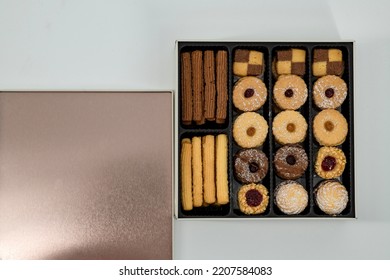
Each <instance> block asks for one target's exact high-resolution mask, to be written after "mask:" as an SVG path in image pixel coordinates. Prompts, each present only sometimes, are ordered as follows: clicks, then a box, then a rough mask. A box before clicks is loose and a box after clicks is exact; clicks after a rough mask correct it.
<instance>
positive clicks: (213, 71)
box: [180, 50, 228, 125]
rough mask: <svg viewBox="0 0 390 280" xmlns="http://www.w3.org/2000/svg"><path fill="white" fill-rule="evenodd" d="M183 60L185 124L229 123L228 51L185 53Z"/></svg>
mask: <svg viewBox="0 0 390 280" xmlns="http://www.w3.org/2000/svg"><path fill="white" fill-rule="evenodd" d="M180 57H181V78H180V81H181V122H182V124H183V125H191V124H195V125H203V124H205V123H206V121H207V122H216V123H217V124H223V123H225V122H226V118H227V106H228V81H227V76H228V57H227V51H225V50H218V51H216V52H214V50H205V51H202V50H193V51H185V52H182V53H181V55H180Z"/></svg>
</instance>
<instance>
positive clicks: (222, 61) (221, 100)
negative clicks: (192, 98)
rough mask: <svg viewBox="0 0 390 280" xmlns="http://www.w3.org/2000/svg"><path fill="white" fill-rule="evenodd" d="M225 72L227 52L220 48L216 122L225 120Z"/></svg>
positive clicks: (226, 94)
mask: <svg viewBox="0 0 390 280" xmlns="http://www.w3.org/2000/svg"><path fill="white" fill-rule="evenodd" d="M227 74H228V65H227V52H226V51H222V50H221V51H218V52H217V80H216V82H217V112H216V122H217V123H224V122H225V120H226V115H227V102H228V89H227Z"/></svg>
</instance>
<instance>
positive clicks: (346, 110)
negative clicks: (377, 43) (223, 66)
mask: <svg viewBox="0 0 390 280" xmlns="http://www.w3.org/2000/svg"><path fill="white" fill-rule="evenodd" d="M292 47H293V48H300V49H305V50H306V74H305V76H304V77H303V79H304V81H305V82H306V85H307V87H308V93H309V94H308V100H307V101H306V103H305V104H304V105H303V106H302V107H301V108H300V109H299V112H300V113H301V114H302V115H303V116H304V117H305V119H306V121H307V123H308V134H307V137H306V139H305V141H304V142H303V143H302V146H303V147H304V149H305V151H306V153H307V155H308V157H309V166H308V168H307V170H306V172H305V174H304V175H303V176H302V177H301V178H299V179H297V180H296V181H297V182H299V183H300V184H302V185H303V186H304V187H305V188H306V190H307V191H308V194H309V203H308V207H307V208H306V209H305V210H304V211H303V212H302V213H301V214H299V215H286V214H284V213H282V212H281V211H280V210H279V209H278V208H277V206H276V205H275V203H274V190H275V187H276V186H277V185H278V184H279V183H280V182H282V181H284V180H283V179H281V178H279V177H278V176H277V175H276V173H275V172H274V169H273V158H274V153H275V152H276V150H277V149H278V148H279V147H280V145H279V144H278V143H276V142H275V139H274V137H273V134H272V121H273V118H274V116H275V114H276V110H277V109H276V108H275V105H274V102H273V99H272V90H273V86H274V83H275V82H276V78H275V77H274V76H273V74H272V67H271V66H272V60H273V59H274V57H275V55H276V51H277V50H279V49H284V48H292ZM238 48H242V49H251V50H259V51H262V52H263V53H264V61H265V72H264V76H263V81H264V83H265V85H266V86H267V90H268V99H267V101H266V103H265V104H264V106H262V107H261V108H260V109H259V110H257V111H256V112H257V113H260V114H261V115H263V117H264V118H265V120H266V121H267V122H268V126H269V130H268V136H267V139H266V141H265V142H264V145H263V146H262V147H260V148H261V149H262V150H263V152H264V153H265V154H266V155H267V157H268V159H269V171H268V174H267V176H266V177H265V178H264V179H263V180H262V181H261V183H262V184H263V185H264V186H265V187H267V188H268V190H269V196H270V202H269V205H268V208H267V210H266V211H265V212H264V213H262V214H259V215H245V214H243V213H241V211H240V210H239V206H238V201H237V193H238V190H239V188H240V186H241V185H242V183H240V182H238V181H237V180H236V179H235V177H234V172H233V159H234V155H235V153H236V152H237V151H239V150H240V149H241V148H240V147H239V146H238V145H237V144H236V143H235V141H234V139H233V135H232V126H233V122H234V120H235V118H236V117H237V116H238V115H239V112H237V111H236V109H235V108H234V106H233V103H232V92H233V86H234V83H235V82H236V81H237V80H238V77H236V76H234V75H233V56H234V51H235V50H236V49H238ZM316 48H338V49H341V50H342V52H343V60H344V62H345V71H344V74H343V76H342V79H344V81H345V82H346V84H347V86H348V95H347V98H346V100H345V101H344V103H343V104H342V106H341V107H340V108H339V109H338V110H339V111H340V112H341V113H342V114H343V115H344V117H345V118H346V119H347V122H348V135H347V138H346V140H345V142H344V143H343V144H342V145H340V146H339V148H341V149H342V150H343V151H344V153H345V156H346V158H347V164H346V166H345V170H344V173H343V174H342V175H341V176H340V177H338V178H336V179H338V180H340V181H341V183H342V184H343V185H344V186H345V187H346V188H347V190H348V194H349V202H348V205H347V207H346V209H345V210H344V211H343V212H342V213H341V214H340V215H337V216H329V215H327V214H325V213H323V212H322V211H321V210H320V209H319V208H318V207H317V206H316V204H315V201H314V193H313V191H314V189H315V187H316V186H317V185H318V183H319V182H321V181H323V179H322V178H320V177H319V176H318V175H317V174H316V173H315V170H314V163H315V159H316V154H317V152H318V149H319V148H320V145H319V144H318V143H317V141H316V140H315V138H314V136H313V124H312V120H313V118H314V117H315V116H316V114H318V113H319V111H320V110H319V109H318V108H317V107H316V106H315V105H314V101H313V98H312V88H313V84H314V82H315V81H316V79H317V78H316V77H315V76H313V75H312V69H311V65H312V58H313V50H314V49H316ZM192 50H214V51H216V50H226V51H227V52H228V94H229V100H228V117H227V122H226V123H225V124H215V123H206V124H205V125H202V126H196V125H192V126H183V125H182V123H181V79H180V77H181V70H180V69H181V61H180V54H181V52H183V51H192ZM177 55H178V56H177V59H178V96H177V98H178V108H177V110H178V113H179V114H178V116H179V119H178V121H177V125H178V133H179V135H178V140H179V144H178V147H179V150H178V154H177V157H178V159H177V160H178V162H179V165H178V166H179V168H180V153H181V144H180V143H181V139H183V138H185V137H192V136H202V135H207V134H212V135H217V134H226V135H227V136H228V139H229V159H228V169H229V170H228V174H229V191H230V202H229V204H227V205H223V206H208V207H199V208H194V209H193V210H191V211H183V209H182V206H181V196H180V187H181V186H180V182H181V178H180V172H178V176H179V180H178V182H179V188H178V189H179V195H178V201H177V203H178V217H179V218H246V219H253V218H355V217H356V213H355V182H354V130H353V128H354V125H353V121H354V120H353V95H354V88H353V42H183V41H182V42H178V54H177Z"/></svg>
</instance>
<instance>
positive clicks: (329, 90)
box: [325, 88, 334, 98]
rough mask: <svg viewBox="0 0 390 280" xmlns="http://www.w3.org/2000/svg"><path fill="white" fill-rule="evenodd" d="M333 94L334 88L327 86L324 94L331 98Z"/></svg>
mask: <svg viewBox="0 0 390 280" xmlns="http://www.w3.org/2000/svg"><path fill="white" fill-rule="evenodd" d="M333 95H334V89H333V88H328V89H326V90H325V96H326V97H328V98H332V97H333Z"/></svg>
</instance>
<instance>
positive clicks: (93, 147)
mask: <svg viewBox="0 0 390 280" xmlns="http://www.w3.org/2000/svg"><path fill="white" fill-rule="evenodd" d="M172 112H173V108H172V92H0V258H1V259H171V258H172V182H173V180H172V168H173V167H172V166H173V163H172Z"/></svg>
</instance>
